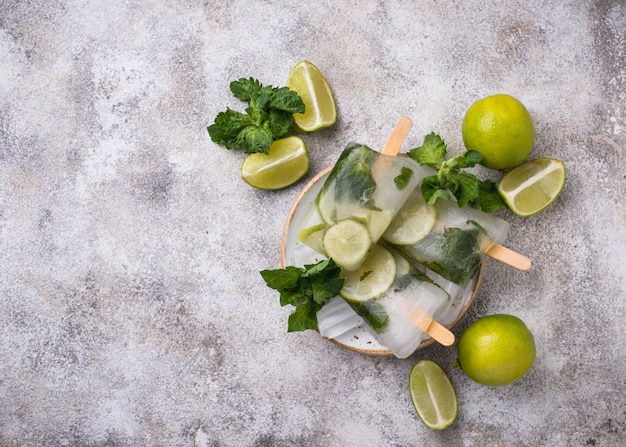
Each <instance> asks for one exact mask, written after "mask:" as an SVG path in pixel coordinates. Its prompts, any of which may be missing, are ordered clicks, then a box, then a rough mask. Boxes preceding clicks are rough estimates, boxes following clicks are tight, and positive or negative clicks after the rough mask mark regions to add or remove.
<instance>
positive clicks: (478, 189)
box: [408, 132, 506, 213]
mask: <svg viewBox="0 0 626 447" xmlns="http://www.w3.org/2000/svg"><path fill="white" fill-rule="evenodd" d="M408 155H409V157H411V158H412V159H413V160H415V161H416V162H417V163H419V164H421V165H425V166H431V167H433V168H435V169H437V174H436V175H433V176H430V177H426V178H425V179H424V180H423V181H422V194H423V196H424V200H426V202H427V203H428V204H430V205H434V204H435V202H436V201H437V199H443V200H449V198H450V195H449V193H448V191H449V192H450V193H452V194H453V195H454V197H456V199H457V203H458V206H459V208H462V207H464V206H466V205H468V204H469V205H472V206H473V207H475V208H478V209H480V210H482V211H484V212H487V213H491V212H493V211H495V210H497V209H499V208H503V207H506V204H505V203H504V201H503V200H502V198H501V197H500V195H499V194H498V191H497V189H496V185H495V183H493V182H492V181H490V180H485V181H481V180H479V179H478V178H477V177H476V176H475V175H474V174H472V173H469V172H466V171H463V169H466V168H472V167H474V166H476V165H477V164H478V163H480V161H481V160H482V159H483V156H482V155H481V154H480V153H479V152H477V151H474V150H469V151H465V152H464V153H462V154H459V155H457V156H455V157H451V158H449V159H448V160H446V155H447V146H446V143H445V142H444V141H443V139H442V138H441V137H440V136H439V135H437V134H435V133H434V132H433V133H430V134H428V135H426V137H424V143H423V144H422V145H421V146H419V147H416V148H415V149H411V150H410V151H409V152H408Z"/></svg>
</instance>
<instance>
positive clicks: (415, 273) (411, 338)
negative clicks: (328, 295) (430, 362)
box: [300, 118, 530, 358]
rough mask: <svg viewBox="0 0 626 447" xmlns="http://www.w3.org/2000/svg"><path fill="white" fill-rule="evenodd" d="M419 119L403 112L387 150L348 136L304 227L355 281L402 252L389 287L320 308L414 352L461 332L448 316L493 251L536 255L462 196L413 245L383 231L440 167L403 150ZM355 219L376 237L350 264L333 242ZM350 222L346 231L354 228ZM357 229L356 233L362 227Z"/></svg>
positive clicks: (441, 206) (304, 234)
mask: <svg viewBox="0 0 626 447" xmlns="http://www.w3.org/2000/svg"><path fill="white" fill-rule="evenodd" d="M410 125H411V123H410V121H409V120H408V118H403V119H401V120H400V121H399V123H398V125H397V126H396V128H395V129H394V133H393V134H392V136H391V137H390V139H389V141H388V142H387V145H386V146H385V148H384V149H383V151H382V152H381V153H379V152H376V151H374V150H372V149H370V148H368V147H366V146H363V145H357V144H351V145H349V146H348V147H347V148H346V149H345V150H344V151H343V152H342V154H341V156H340V157H339V159H338V161H337V163H336V164H335V166H334V168H333V170H332V171H331V172H330V174H329V176H328V178H327V179H326V181H325V183H324V185H323V186H322V189H321V191H320V192H319V194H318V196H317V198H316V206H315V207H313V208H312V209H311V211H310V213H309V215H308V216H307V218H306V219H304V223H303V226H302V228H301V230H302V231H301V233H300V239H301V240H302V241H303V242H304V243H305V244H307V245H308V246H309V247H311V248H313V249H314V250H315V251H317V252H319V253H320V254H322V255H324V256H328V257H333V259H334V260H335V262H336V263H337V265H339V267H341V268H342V272H343V274H344V276H345V277H346V278H348V279H347V280H346V283H351V284H352V285H354V284H353V283H354V281H359V280H361V279H362V278H365V277H367V275H368V274H369V272H370V271H371V269H369V270H368V268H364V267H363V266H364V265H365V266H366V265H367V262H368V259H370V258H371V257H372V256H377V257H380V256H381V255H384V256H389V255H391V256H393V259H394V260H395V266H396V274H395V279H394V280H393V284H391V285H390V287H388V288H387V289H386V290H385V291H384V292H382V293H380V294H379V295H378V296H374V297H367V299H365V300H354V299H350V298H349V297H348V298H346V297H347V296H348V295H349V294H348V293H346V294H344V293H343V291H342V296H343V297H344V299H343V300H342V299H340V298H335V299H333V300H332V301H331V302H329V303H328V304H327V305H325V306H324V308H322V310H321V311H320V312H318V322H319V331H320V334H321V335H322V336H324V337H328V338H335V337H337V336H339V335H340V334H341V333H344V332H346V331H347V330H350V329H352V328H354V327H356V326H358V325H360V324H363V323H365V324H366V325H367V326H368V328H369V329H371V330H372V332H373V333H374V334H375V336H376V337H377V339H378V340H379V341H380V343H381V344H383V345H384V346H385V347H387V348H388V349H389V350H390V351H391V352H392V353H393V354H394V355H395V356H397V357H399V358H405V357H407V356H409V355H411V354H412V353H413V352H414V351H415V349H416V348H417V347H418V346H419V345H420V343H421V342H422V341H423V340H424V339H425V338H426V337H427V336H431V337H432V338H434V339H435V340H437V341H439V342H440V343H442V344H444V345H451V344H453V343H454V335H453V334H452V333H451V332H450V331H449V330H448V329H446V328H445V326H444V325H445V324H450V323H452V322H453V321H454V320H455V319H456V317H457V316H458V313H459V311H460V308H461V306H460V300H461V299H462V297H463V296H466V293H467V291H468V287H471V285H472V279H473V278H474V277H475V275H476V272H477V270H478V268H479V267H480V264H481V262H482V260H483V259H484V256H485V255H491V254H493V255H494V256H497V255H498V254H499V253H502V252H504V253H505V255H510V256H511V257H512V258H513V259H514V262H518V264H517V265H515V266H516V267H517V268H520V269H522V270H524V269H528V268H529V267H530V262H529V261H528V259H527V258H525V257H523V256H519V255H517V254H516V253H514V252H510V251H508V250H506V249H504V248H503V247H502V245H501V244H503V243H504V241H505V240H506V237H507V234H508V230H509V225H508V223H507V222H505V221H503V220H501V219H498V218H497V217H495V216H491V215H488V214H486V213H483V212H481V211H479V210H476V209H472V208H468V207H465V208H458V206H457V205H456V203H455V202H454V201H443V200H438V201H437V204H436V212H437V220H436V222H435V225H434V226H433V228H432V230H431V231H430V233H429V234H428V235H427V236H425V237H424V238H423V239H421V240H420V241H418V242H416V243H413V244H410V245H397V244H396V245H394V244H390V243H388V242H385V240H384V237H383V234H384V232H385V230H386V229H387V227H388V226H389V224H390V223H391V222H392V220H393V219H394V218H396V216H397V214H398V213H399V211H400V210H401V209H402V206H403V205H404V204H405V203H406V202H407V199H408V198H409V197H410V195H411V194H421V189H420V185H421V181H422V179H423V178H425V177H427V176H429V175H432V170H431V168H427V167H423V166H420V165H419V164H417V163H416V162H414V161H413V160H411V159H409V158H407V157H395V156H394V155H395V154H397V152H398V150H399V147H400V145H401V142H402V141H403V140H404V138H405V137H406V134H407V133H408V130H409V129H410ZM346 221H350V224H349V225H354V224H353V223H352V222H356V223H358V224H359V225H363V226H364V227H365V228H366V230H367V234H368V235H369V242H368V243H364V244H360V245H359V246H361V245H364V247H365V248H363V250H362V251H363V252H362V253H357V254H355V255H354V256H348V257H347V258H346V263H345V264H342V262H341V261H342V259H341V257H340V256H338V257H339V258H340V259H337V257H335V256H332V254H331V253H329V251H332V250H331V249H330V248H331V247H329V246H328V245H325V244H324V241H325V239H326V238H327V237H328V236H327V235H328V232H329V231H335V229H336V228H335V226H337V225H344V226H345V225H346V224H344V222H346ZM354 226H356V225H354ZM350 228H351V227H350ZM336 230H337V231H339V229H336ZM341 230H342V231H344V232H345V228H342V229H341ZM356 233H358V234H357V236H355V237H358V235H360V234H361V233H359V232H358V231H357V232H356ZM351 234H352V233H349V235H348V237H350V235H351ZM342 235H343V233H342ZM355 278H356V279H355ZM346 287H348V285H347V284H346V285H345V286H344V289H345V288H346ZM442 323H443V324H442Z"/></svg>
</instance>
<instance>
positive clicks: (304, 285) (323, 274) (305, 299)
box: [260, 259, 344, 332]
mask: <svg viewBox="0 0 626 447" xmlns="http://www.w3.org/2000/svg"><path fill="white" fill-rule="evenodd" d="M260 273H261V276H262V277H263V279H264V280H265V283H266V284H267V286H268V287H270V288H272V289H274V290H277V291H278V292H280V304H281V306H285V305H287V304H290V305H292V306H295V307H296V309H295V311H294V312H293V313H292V314H291V315H290V316H289V320H288V323H287V331H288V332H294V331H304V330H307V329H315V328H317V312H318V311H319V310H320V309H321V308H322V306H323V305H324V304H326V302H327V301H328V300H329V299H331V298H332V297H334V296H337V295H338V294H339V291H340V290H341V288H342V287H343V283H344V279H343V278H342V277H341V275H340V273H341V269H340V268H339V267H337V264H335V261H333V260H332V259H325V260H323V261H320V262H318V263H317V264H311V265H305V266H304V268H298V267H293V266H288V267H286V268H284V269H277V270H262V271H261V272H260Z"/></svg>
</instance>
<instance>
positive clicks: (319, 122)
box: [287, 61, 337, 132]
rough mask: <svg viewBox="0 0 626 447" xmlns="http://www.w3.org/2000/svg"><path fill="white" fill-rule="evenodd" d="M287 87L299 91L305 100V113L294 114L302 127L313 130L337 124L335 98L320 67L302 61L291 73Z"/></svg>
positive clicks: (307, 130)
mask: <svg viewBox="0 0 626 447" xmlns="http://www.w3.org/2000/svg"><path fill="white" fill-rule="evenodd" d="M287 87H289V89H290V90H293V91H295V92H296V93H298V94H299V95H300V97H301V98H302V101H303V102H304V113H294V115H293V119H294V121H295V122H296V124H297V126H298V127H299V128H300V129H302V130H303V131H305V132H312V131H314V130H318V129H321V128H323V127H328V126H332V125H333V124H335V122H336V121H337V109H336V107H335V98H334V96H333V92H332V91H331V90H330V85H328V81H327V80H326V78H325V77H324V75H323V74H322V72H321V71H320V70H319V68H317V67H316V66H315V65H313V64H312V63H310V62H308V61H301V62H300V63H298V65H296V66H295V67H294V68H293V69H292V70H291V73H289V78H288V79H287Z"/></svg>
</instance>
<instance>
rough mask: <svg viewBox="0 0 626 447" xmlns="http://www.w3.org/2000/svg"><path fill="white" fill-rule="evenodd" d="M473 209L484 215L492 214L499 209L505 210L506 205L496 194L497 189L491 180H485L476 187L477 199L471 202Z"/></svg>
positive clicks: (498, 194) (497, 193)
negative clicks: (480, 211) (482, 212)
mask: <svg viewBox="0 0 626 447" xmlns="http://www.w3.org/2000/svg"><path fill="white" fill-rule="evenodd" d="M472 205H474V207H475V208H478V209H479V210H482V211H484V212H485V213H493V212H494V211H496V210H499V209H500V208H507V205H506V203H505V202H504V200H503V199H502V197H501V196H500V193H499V192H498V187H497V186H496V184H495V183H494V182H492V181H491V180H485V181H482V182H480V184H479V185H478V197H476V199H474V201H473V202H472Z"/></svg>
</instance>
